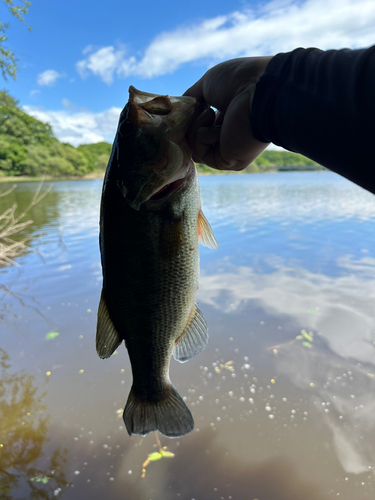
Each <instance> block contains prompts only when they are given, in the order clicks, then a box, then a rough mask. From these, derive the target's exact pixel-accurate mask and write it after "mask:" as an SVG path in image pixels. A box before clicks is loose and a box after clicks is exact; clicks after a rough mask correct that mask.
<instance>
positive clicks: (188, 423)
mask: <svg viewBox="0 0 375 500" xmlns="http://www.w3.org/2000/svg"><path fill="white" fill-rule="evenodd" d="M124 422H125V426H126V429H127V431H128V433H129V435H130V436H131V435H132V434H141V435H142V436H145V435H146V434H148V433H149V432H152V431H156V430H158V431H159V432H160V433H161V434H163V435H164V436H167V437H170V438H177V437H181V436H184V435H185V434H188V433H189V432H191V431H192V430H193V429H194V420H193V417H192V415H191V413H190V410H189V409H188V407H187V406H186V404H185V403H184V401H183V399H182V398H181V396H180V395H179V393H178V392H177V390H176V389H175V387H174V386H173V385H172V384H171V385H170V390H169V392H168V395H167V396H166V397H164V398H163V399H162V400H160V401H158V402H155V403H154V402H153V403H150V402H145V401H139V400H137V397H136V395H135V394H134V390H133V388H132V389H131V391H130V394H129V397H128V401H127V403H126V406H125V409H124Z"/></svg>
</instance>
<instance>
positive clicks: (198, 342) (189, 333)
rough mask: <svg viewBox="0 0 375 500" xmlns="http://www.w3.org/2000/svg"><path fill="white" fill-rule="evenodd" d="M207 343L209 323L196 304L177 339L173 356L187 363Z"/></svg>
mask: <svg viewBox="0 0 375 500" xmlns="http://www.w3.org/2000/svg"><path fill="white" fill-rule="evenodd" d="M207 343H208V330H207V323H206V321H205V319H204V317H203V314H202V312H201V311H200V309H198V307H197V305H196V304H194V307H193V310H192V314H191V316H190V318H189V321H188V323H187V325H186V328H185V330H184V332H183V334H182V335H181V337H179V338H178V339H177V341H176V344H175V347H174V349H173V357H174V359H176V360H177V361H179V362H180V363H185V362H186V361H189V359H191V358H193V357H194V356H196V355H197V354H199V353H200V352H202V351H203V349H204V348H205V347H206V345H207Z"/></svg>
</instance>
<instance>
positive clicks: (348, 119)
mask: <svg viewBox="0 0 375 500" xmlns="http://www.w3.org/2000/svg"><path fill="white" fill-rule="evenodd" d="M250 120H251V126H252V131H253V133H254V136H255V137H256V138H257V139H258V140H259V141H262V142H273V143H274V144H276V145H278V146H282V147H284V148H285V149H288V150H290V151H294V152H297V153H301V154H303V155H305V156H307V157H308V158H311V159H312V160H315V161H316V162H318V163H320V164H321V165H323V166H325V167H327V168H329V169H330V170H333V171H334V172H337V173H338V174H341V175H343V176H344V177H346V178H348V179H350V180H352V181H353V182H355V183H356V184H359V185H360V186H362V187H363V188H365V189H368V190H369V191H371V192H372V193H374V194H375V46H373V47H371V48H369V49H360V50H349V49H343V50H329V51H326V52H323V51H321V50H319V49H296V50H294V51H293V52H288V53H281V54H278V55H276V56H275V57H273V58H272V59H271V61H270V62H269V63H268V66H267V68H266V71H265V73H264V75H263V76H262V77H261V79H260V80H259V82H258V83H257V86H256V91H255V94H254V100H253V105H252V111H251V116H250Z"/></svg>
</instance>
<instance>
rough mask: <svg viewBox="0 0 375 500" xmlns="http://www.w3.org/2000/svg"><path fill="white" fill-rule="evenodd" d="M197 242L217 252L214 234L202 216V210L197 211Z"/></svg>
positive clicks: (217, 246)
mask: <svg viewBox="0 0 375 500" xmlns="http://www.w3.org/2000/svg"><path fill="white" fill-rule="evenodd" d="M198 240H199V243H202V245H204V246H205V247H208V248H212V249H213V250H217V249H218V248H219V245H218V244H217V241H216V238H215V236H214V232H213V231H212V227H211V226H210V223H209V222H208V220H207V219H206V217H205V216H204V214H203V212H202V210H199V214H198Z"/></svg>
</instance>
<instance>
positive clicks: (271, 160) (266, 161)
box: [196, 150, 323, 174]
mask: <svg viewBox="0 0 375 500" xmlns="http://www.w3.org/2000/svg"><path fill="white" fill-rule="evenodd" d="M196 167H197V171H198V173H199V174H220V173H223V172H222V171H220V170H215V169H212V168H210V167H207V166H206V165H202V164H200V163H198V164H197V165H196ZM276 170H323V167H321V166H320V165H318V164H317V163H316V162H314V161H313V160H310V159H309V158H306V157H305V156H302V155H300V154H297V153H291V152H290V151H273V150H266V151H263V153H262V154H261V155H259V156H258V157H257V158H256V159H255V160H254V161H253V163H251V164H250V165H249V166H248V167H246V168H245V169H244V170H243V171H242V172H241V173H247V174H257V173H259V172H272V171H276ZM225 173H234V172H231V171H226V172H225Z"/></svg>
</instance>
